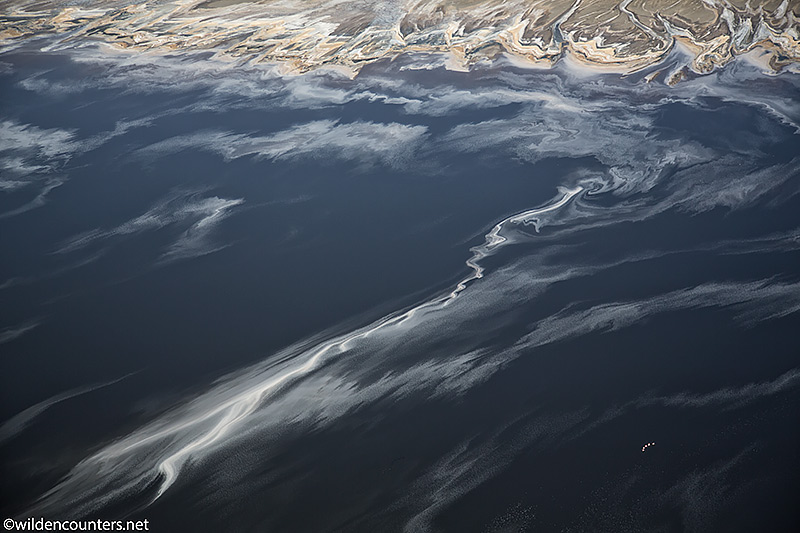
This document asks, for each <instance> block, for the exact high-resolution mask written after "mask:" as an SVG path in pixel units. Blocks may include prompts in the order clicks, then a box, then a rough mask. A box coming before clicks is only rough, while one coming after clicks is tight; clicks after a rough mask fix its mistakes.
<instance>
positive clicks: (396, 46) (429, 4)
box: [0, 0, 800, 79]
mask: <svg viewBox="0 0 800 533" xmlns="http://www.w3.org/2000/svg"><path fill="white" fill-rule="evenodd" d="M0 9H2V12H0V47H2V48H6V47H10V46H13V45H14V43H16V42H19V41H21V40H25V39H29V38H31V37H35V36H37V35H43V34H51V35H54V36H56V37H57V38H58V39H59V41H60V43H61V44H63V45H64V46H71V45H73V44H79V43H81V42H83V41H86V40H88V39H93V40H100V41H103V42H107V43H110V44H113V45H115V46H118V47H121V48H129V49H134V50H166V51H173V50H176V51H180V50H184V51H200V50H208V51H212V52H214V53H215V54H217V55H218V56H220V57H229V58H238V59H242V60H248V61H255V62H261V61H269V62H280V63H283V64H285V65H286V66H287V67H288V68H289V69H292V70H300V71H303V70H308V69H312V68H315V67H318V66H323V65H329V66H330V65H341V66H346V67H348V68H351V69H354V70H358V68H359V67H360V66H361V65H363V64H365V63H367V62H370V61H375V60H378V59H383V58H387V57H394V56H396V55H398V54H402V53H405V52H415V51H421V52H444V53H450V54H452V56H453V58H454V60H455V61H456V62H457V63H458V64H460V66H461V67H463V68H469V66H470V65H472V64H474V63H476V62H478V61H480V60H483V59H487V58H492V57H495V56H497V55H498V54H501V53H505V54H511V55H513V56H515V57H518V58H520V59H524V60H526V61H530V62H533V63H535V64H539V65H542V66H549V65H552V64H553V63H555V62H556V61H558V60H559V59H560V58H561V57H563V56H564V55H565V54H569V55H570V56H571V57H573V58H575V59H577V60H578V61H580V62H582V63H585V64H587V65H590V66H594V67H604V68H613V69H615V70H620V71H623V72H631V71H635V70H638V69H641V68H644V67H646V66H649V65H652V64H655V63H657V62H659V61H660V60H662V59H663V58H664V57H665V56H666V54H668V53H669V52H670V51H671V50H672V49H673V48H674V47H675V46H676V43H677V44H679V45H680V46H681V47H682V48H683V49H684V50H688V51H689V52H690V54H691V56H692V59H691V60H690V61H689V63H688V65H687V67H686V68H688V69H689V70H691V71H693V72H695V73H698V74H704V73H707V72H710V71H712V70H713V69H714V68H716V67H718V66H721V65H724V64H725V63H727V62H729V61H731V60H732V59H733V58H734V57H735V56H737V55H740V54H744V53H746V52H749V51H751V50H753V49H755V48H757V47H758V48H760V49H762V50H764V51H765V53H766V55H767V57H765V58H764V59H763V64H764V65H766V67H767V68H769V69H771V70H773V71H780V70H782V69H784V68H785V67H786V66H787V65H792V64H796V63H797V62H798V60H800V0H792V1H789V0H766V1H762V2H757V1H754V0H750V1H748V0H706V1H703V2H701V1H697V0H622V1H617V0H613V1H611V0H594V1H588V0H583V1H582V0H525V1H521V0H505V1H503V0H429V1H426V0H420V1H408V2H386V1H364V2H359V3H353V2H347V1H340V0H303V1H299V0H285V1H270V0H261V1H255V2H247V1H242V0H175V1H166V0H156V1H153V2H147V3H130V2H129V1H124V0H89V1H86V0H81V1H80V2H78V1H76V2H74V3H73V2H71V1H70V0H66V1H53V0H44V1H42V0H30V1H26V0H10V1H7V2H4V3H3V6H2V8H0ZM678 79H679V78H678Z"/></svg>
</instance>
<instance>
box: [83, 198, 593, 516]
mask: <svg viewBox="0 0 800 533" xmlns="http://www.w3.org/2000/svg"><path fill="white" fill-rule="evenodd" d="M581 191H583V188H582V187H580V186H578V187H575V188H572V189H562V191H561V195H560V196H559V197H557V198H556V199H555V201H553V202H551V203H549V204H547V205H545V206H543V207H540V208H537V209H531V210H528V211H524V212H522V213H519V214H516V215H513V216H510V217H508V218H506V219H504V220H503V221H501V222H499V223H498V224H497V225H495V226H494V227H493V228H492V230H491V231H490V232H489V233H488V234H487V235H486V236H485V242H484V244H482V245H480V246H476V247H474V248H472V253H473V256H472V257H471V258H470V259H469V260H468V261H467V262H466V264H467V266H469V268H470V269H471V270H472V273H471V274H470V275H469V276H467V277H465V278H464V279H463V280H461V281H460V282H459V283H458V284H457V285H456V288H455V289H454V290H453V291H452V292H450V293H449V294H446V295H445V296H442V297H439V298H435V299H433V300H430V301H427V302H424V303H422V304H420V305H417V306H415V307H413V308H411V309H409V310H406V311H404V312H401V313H398V314H395V315H389V316H387V317H384V318H383V319H380V320H378V321H377V322H375V323H373V324H370V325H368V326H366V327H363V328H361V329H358V330H356V331H353V332H351V333H349V334H346V335H343V336H340V337H337V338H335V339H332V340H329V341H327V342H324V343H323V344H321V345H318V346H316V347H314V348H312V349H311V350H308V351H306V353H305V354H301V356H302V355H306V356H305V357H303V358H302V362H296V361H297V359H299V358H294V360H291V361H288V364H283V365H282V369H281V370H280V371H277V374H273V375H272V376H271V377H270V378H269V379H267V380H265V381H260V382H257V383H255V384H254V385H252V386H250V387H247V388H246V389H245V390H243V391H241V392H239V393H236V394H234V395H233V396H232V397H230V398H228V399H227V400H225V401H223V402H221V403H218V404H216V405H215V406H214V407H213V408H211V409H208V410H206V411H203V412H200V413H196V414H193V415H192V416H190V417H189V418H188V419H184V420H177V421H173V422H172V423H168V424H166V425H164V426H162V427H160V428H159V429H155V428H152V427H151V428H145V429H144V430H143V431H142V432H137V433H135V434H133V435H131V436H130V437H129V438H127V439H125V440H124V441H122V442H119V443H117V444H114V445H111V446H109V447H108V448H106V449H104V450H101V451H100V452H99V453H98V454H97V455H96V456H95V457H94V458H92V459H94V460H97V461H99V462H101V463H104V462H106V461H110V460H113V459H115V458H116V459H119V458H122V457H124V456H127V455H129V454H131V453H133V452H136V451H137V450H139V449H141V448H143V447H146V446H149V445H156V444H158V443H161V442H162V441H164V440H167V439H175V440H174V441H173V442H176V441H179V440H180V439H181V438H185V435H186V434H191V433H192V431H197V430H198V429H199V435H197V436H196V437H195V438H194V439H193V440H191V441H190V442H189V443H188V444H182V445H180V447H179V448H177V449H175V450H169V448H167V452H168V455H167V456H166V457H164V458H163V459H161V460H159V461H158V464H157V466H156V470H157V472H158V473H159V474H160V475H161V482H160V485H159V487H158V490H157V493H156V495H155V498H154V500H155V499H158V498H159V497H161V496H162V495H163V494H164V492H165V491H166V490H167V489H169V487H170V486H172V485H173V484H174V482H175V480H176V479H177V478H178V476H179V475H180V471H181V468H182V466H183V465H184V464H186V462H187V461H189V460H191V459H192V458H194V457H198V456H199V455H200V454H201V453H203V452H204V451H205V450H207V449H209V448H211V447H212V446H214V445H217V444H219V443H221V442H222V441H224V439H225V438H226V437H228V436H230V435H231V434H232V433H233V432H234V431H236V430H237V429H238V428H239V427H241V425H242V423H243V422H244V421H245V420H246V419H247V418H248V416H250V415H251V414H252V413H253V412H254V411H256V410H257V409H258V408H259V406H260V405H261V404H262V402H263V401H264V400H265V399H266V398H267V397H268V396H269V395H270V394H272V393H274V392H276V391H277V390H279V389H280V388H281V387H282V386H284V385H286V384H288V383H289V382H290V381H293V380H296V379H297V378H299V377H301V376H304V375H306V374H308V373H310V372H312V371H314V370H315V369H317V368H319V367H320V365H321V364H323V363H324V361H325V360H326V358H328V357H331V356H334V355H338V354H342V353H344V352H345V351H347V350H348V349H351V348H352V347H353V346H354V345H355V344H356V343H357V342H358V341H359V340H362V339H365V338H367V337H369V336H370V335H372V334H374V333H376V332H378V331H380V330H385V329H388V328H394V327H398V326H400V325H402V324H403V323H404V322H406V321H407V320H409V319H411V318H412V317H414V316H415V315H417V314H419V313H420V312H423V311H432V310H435V309H439V308H442V307H444V306H446V305H447V304H449V303H450V302H451V301H453V300H454V299H455V298H456V297H457V296H458V295H459V294H460V293H461V292H462V291H464V290H465V289H466V288H467V286H468V285H469V284H470V282H472V281H474V280H477V279H480V278H482V277H483V272H484V270H483V267H482V266H481V265H480V261H481V260H482V259H484V258H486V257H488V256H489V255H492V254H493V253H495V252H496V251H497V250H498V249H499V248H501V247H502V246H504V245H506V244H508V243H511V242H513V239H512V238H511V237H510V236H509V235H507V234H506V233H505V231H504V230H505V229H506V228H507V227H508V226H511V225H531V224H533V225H534V227H536V228H537V230H538V228H539V227H540V225H541V223H542V218H543V216H544V215H546V214H549V213H552V212H554V211H557V210H558V209H560V208H563V207H564V206H566V205H567V204H568V203H569V202H570V201H571V200H572V199H574V198H575V197H576V196H577V195H578V194H579V193H580V192H581ZM215 419H218V420H216V422H215V423H214V425H213V426H212V427H211V428H210V429H207V430H205V429H203V425H204V424H206V423H208V422H209V421H214V420H215Z"/></svg>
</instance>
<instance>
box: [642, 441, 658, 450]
mask: <svg viewBox="0 0 800 533" xmlns="http://www.w3.org/2000/svg"><path fill="white" fill-rule="evenodd" d="M655 445H656V443H655V442H648V443H647V444H645V445H644V446H642V451H645V450H646V449H647V448H649V447H650V446H655Z"/></svg>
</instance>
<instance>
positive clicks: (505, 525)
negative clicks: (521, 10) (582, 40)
mask: <svg viewBox="0 0 800 533" xmlns="http://www.w3.org/2000/svg"><path fill="white" fill-rule="evenodd" d="M0 61H2V65H3V66H2V69H0V94H2V98H0V125H2V136H0V165H2V166H1V167H0V170H1V171H2V181H0V184H1V185H2V191H0V217H2V218H0V247H1V248H2V250H3V260H2V262H0V286H2V288H1V289H0V298H2V306H1V311H0V339H1V341H0V342H2V344H0V350H2V352H3V353H2V357H1V358H0V361H1V363H0V364H2V372H0V395H2V396H0V398H2V402H0V419H2V421H4V425H3V426H2V427H0V454H2V459H3V460H2V469H3V475H2V476H1V477H2V492H3V498H2V500H3V508H4V510H5V511H6V512H5V513H4V514H5V515H8V516H21V517H25V516H36V517H39V516H42V517H46V518H76V519H77V518H85V517H89V518H103V519H109V520H112V519H118V518H128V517H134V518H147V519H149V520H150V523H151V524H152V525H153V527H152V529H153V530H155V531H401V530H404V531H493V532H497V531H618V532H623V531H753V530H763V531H793V530H795V528H796V527H797V526H798V525H800V514H798V511H797V508H796V500H797V495H798V494H800V478H799V477H798V474H797V472H800V453H799V452H800V429H799V428H800V425H798V423H797V422H798V412H800V411H798V407H800V405H799V404H798V402H800V358H799V357H798V354H800V351H798V343H797V333H796V330H797V327H798V325H800V321H798V318H799V317H800V315H798V310H800V268H798V265H800V195H798V192H800V136H799V135H798V131H800V126H798V124H800V90H799V87H800V83H799V82H798V78H797V76H796V75H793V74H785V75H781V76H775V77H766V76H763V75H761V74H760V73H758V72H756V71H755V70H754V67H752V66H749V65H748V64H747V63H746V62H743V61H742V62H737V63H734V64H732V65H730V66H728V67H727V68H726V69H724V70H723V71H721V72H718V73H716V74H713V75H710V76H707V77H704V78H698V79H696V80H690V81H687V82H684V83H682V84H679V85H678V86H676V87H667V86H663V85H660V84H658V83H653V84H647V83H645V82H643V81H641V79H639V78H638V77H634V78H632V79H621V78H619V77H618V76H614V75H603V76H601V75H595V76H586V75H584V74H581V73H576V72H574V71H571V70H570V69H569V68H567V67H559V68H556V69H554V70H552V71H534V70H528V71H526V70H522V69H518V68H515V67H512V66H510V65H507V64H502V63H501V64H497V65H494V66H491V67H489V66H486V67H481V68H479V69H477V70H476V71H474V72H472V73H459V72H449V71H446V70H444V69H442V68H437V69H433V70H416V69H415V68H413V67H414V66H415V65H416V64H417V58H413V57H406V58H400V59H398V60H397V61H395V62H391V63H382V64H377V65H372V66H370V67H367V68H366V69H365V70H364V71H362V73H361V74H359V75H358V76H357V77H356V78H355V79H349V78H346V77H343V76H342V75H340V74H336V73H332V72H316V73H310V74H306V75H302V76H289V77H286V76H280V75H278V74H277V73H275V72H273V71H272V70H271V69H270V68H269V67H247V68H244V67H242V68H234V67H231V66H226V65H219V64H215V63H214V62H212V61H211V60H208V59H204V58H202V57H184V56H181V57H178V56H176V57H166V58H164V57H161V58H159V57H148V56H138V57H137V56H124V55H120V56H115V55H112V54H108V53H105V52H102V51H100V50H95V49H83V50H75V51H72V52H41V51H35V50H27V49H17V50H11V51H6V52H5V53H3V54H2V55H0ZM493 228H494V230H493ZM470 258H472V259H470ZM476 273H477V274H478V276H476V275H475V274H476ZM462 282H463V283H462ZM459 283H462V285H461V286H459ZM651 442H654V443H655V445H653V446H649V447H647V448H643V447H644V446H645V445H646V444H648V443H651ZM43 495H44V496H43Z"/></svg>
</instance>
